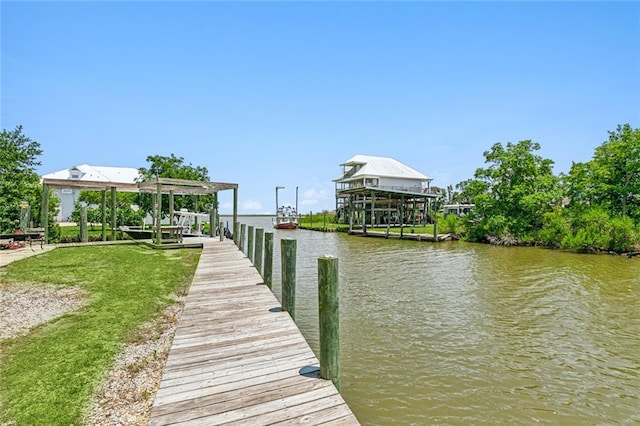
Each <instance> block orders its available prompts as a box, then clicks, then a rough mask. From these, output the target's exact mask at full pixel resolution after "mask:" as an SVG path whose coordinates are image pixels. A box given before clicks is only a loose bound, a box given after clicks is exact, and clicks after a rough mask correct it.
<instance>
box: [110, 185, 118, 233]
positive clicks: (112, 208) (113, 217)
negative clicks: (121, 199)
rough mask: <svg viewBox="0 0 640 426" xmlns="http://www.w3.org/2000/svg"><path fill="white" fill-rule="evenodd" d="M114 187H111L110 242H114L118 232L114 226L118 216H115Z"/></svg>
mask: <svg viewBox="0 0 640 426" xmlns="http://www.w3.org/2000/svg"><path fill="white" fill-rule="evenodd" d="M116 206H117V203H116V187H115V186H112V187H111V241H115V240H116V233H117V232H118V228H117V226H116V222H117V220H118V216H117V215H116V213H117V212H116Z"/></svg>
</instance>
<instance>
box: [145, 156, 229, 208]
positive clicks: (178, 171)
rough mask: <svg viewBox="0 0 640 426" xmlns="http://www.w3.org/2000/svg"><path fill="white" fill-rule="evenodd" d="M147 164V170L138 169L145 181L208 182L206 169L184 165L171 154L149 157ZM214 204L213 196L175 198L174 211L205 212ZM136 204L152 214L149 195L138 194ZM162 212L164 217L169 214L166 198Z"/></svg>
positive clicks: (182, 160)
mask: <svg viewBox="0 0 640 426" xmlns="http://www.w3.org/2000/svg"><path fill="white" fill-rule="evenodd" d="M147 162H148V163H150V165H149V167H148V168H145V167H141V168H140V175H141V176H142V177H143V179H145V180H150V179H154V178H156V177H160V178H172V179H187V180H195V181H202V182H207V181H209V171H208V170H207V168H206V167H202V166H193V165H192V164H191V163H189V164H185V163H184V158H182V157H176V156H175V155H174V154H171V156H170V157H166V156H162V155H150V156H148V157H147ZM215 203H216V200H215V197H214V196H213V195H187V196H176V197H175V201H174V208H175V209H176V210H178V209H181V208H186V209H187V210H189V211H207V210H209V209H210V208H212V207H213V206H214V205H215ZM138 204H139V206H140V208H141V210H142V211H144V212H148V213H153V212H152V209H153V205H152V198H151V195H150V194H140V197H139V200H138ZM216 206H217V205H216ZM162 212H163V214H165V215H166V214H167V213H168V212H169V200H168V197H167V196H163V197H162Z"/></svg>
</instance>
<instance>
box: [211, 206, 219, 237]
mask: <svg viewBox="0 0 640 426" xmlns="http://www.w3.org/2000/svg"><path fill="white" fill-rule="evenodd" d="M216 223H218V221H217V220H216V209H209V236H210V237H211V238H213V237H215V236H216Z"/></svg>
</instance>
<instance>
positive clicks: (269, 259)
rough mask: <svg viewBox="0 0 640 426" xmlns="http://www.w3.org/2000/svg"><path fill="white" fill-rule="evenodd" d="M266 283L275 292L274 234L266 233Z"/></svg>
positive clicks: (264, 276)
mask: <svg viewBox="0 0 640 426" xmlns="http://www.w3.org/2000/svg"><path fill="white" fill-rule="evenodd" d="M262 277H263V278H264V283H265V284H266V285H267V287H269V288H270V289H271V290H273V232H265V233H264V274H263V276H262Z"/></svg>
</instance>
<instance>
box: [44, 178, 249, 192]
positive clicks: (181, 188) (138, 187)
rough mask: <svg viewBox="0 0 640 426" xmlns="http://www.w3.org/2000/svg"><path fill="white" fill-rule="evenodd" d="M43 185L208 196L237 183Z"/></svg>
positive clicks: (56, 182) (46, 180)
mask: <svg viewBox="0 0 640 426" xmlns="http://www.w3.org/2000/svg"><path fill="white" fill-rule="evenodd" d="M42 183H43V184H44V185H48V186H49V187H50V188H60V189H68V188H71V189H83V190H87V191H103V190H109V189H111V188H116V191H117V192H143V193H153V192H157V191H158V184H160V185H161V188H160V189H161V193H162V194H169V193H171V192H172V191H173V193H174V194H175V195H210V194H214V193H216V192H218V191H224V190H227V189H237V188H238V184H237V183H224V182H205V181H197V180H186V179H169V178H156V179H151V180H145V181H142V182H139V183H123V182H104V181H91V180H71V179H50V178H44V179H42Z"/></svg>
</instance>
